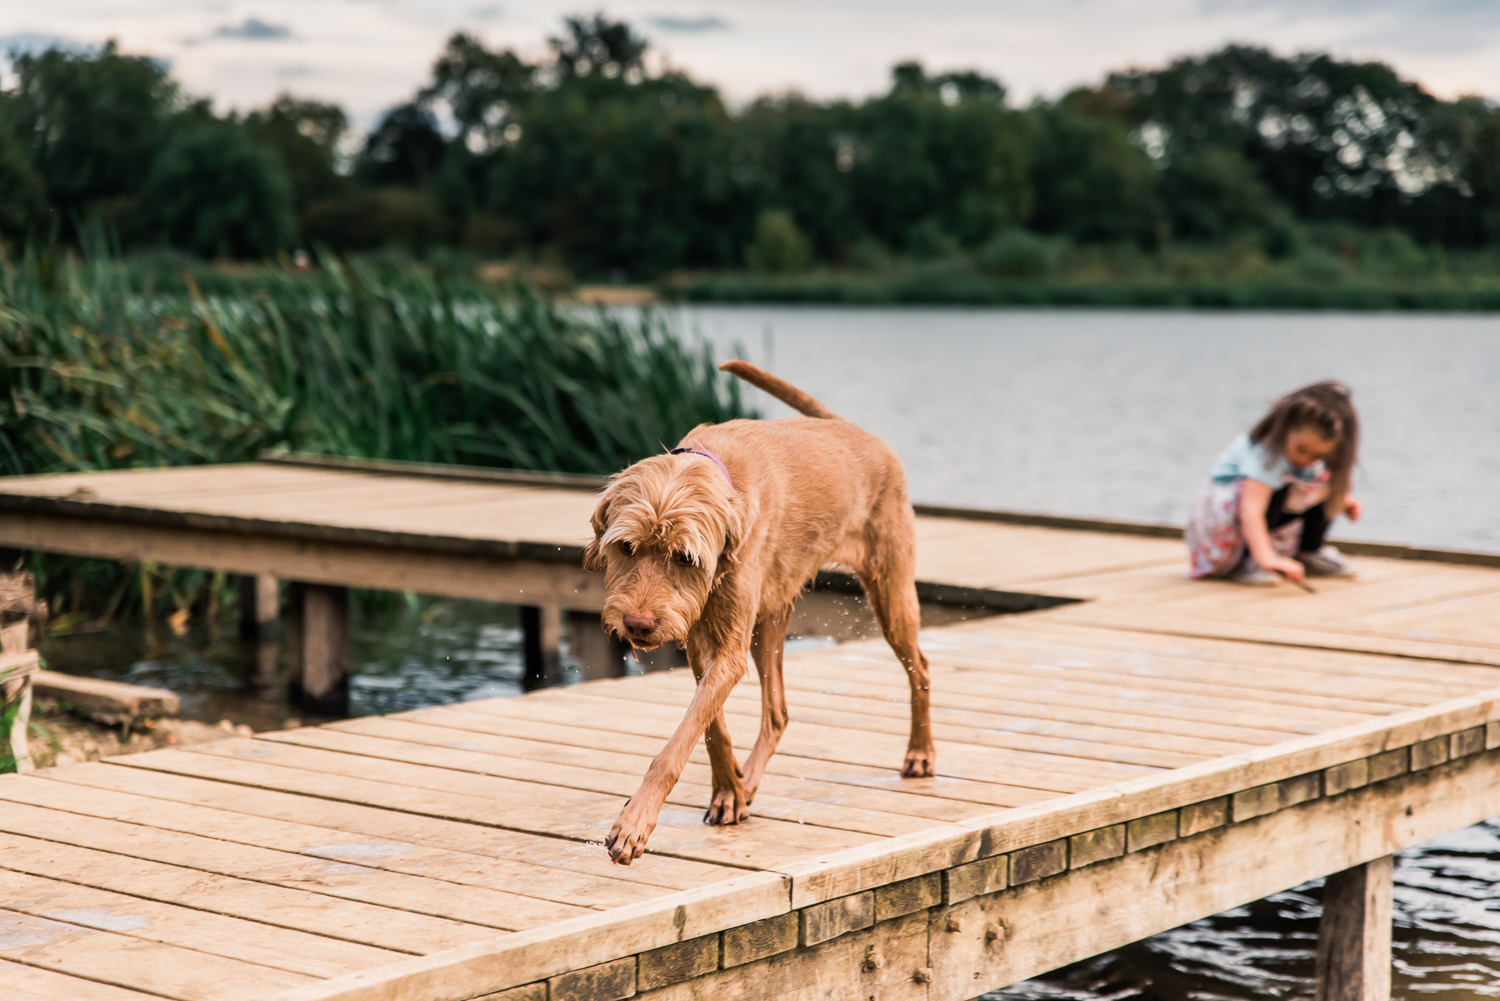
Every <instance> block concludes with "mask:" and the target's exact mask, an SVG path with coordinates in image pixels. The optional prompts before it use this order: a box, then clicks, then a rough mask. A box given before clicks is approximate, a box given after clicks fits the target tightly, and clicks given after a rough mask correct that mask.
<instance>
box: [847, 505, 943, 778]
mask: <svg viewBox="0 0 1500 1001" xmlns="http://www.w3.org/2000/svg"><path fill="white" fill-rule="evenodd" d="M906 538H910V535H907V536H906ZM915 565H916V554H915V553H914V552H913V551H912V549H911V547H910V545H903V544H902V543H901V542H899V541H893V540H875V541H874V542H873V544H872V545H871V546H870V551H869V555H868V556H867V557H866V559H865V560H864V561H863V565H862V566H861V567H860V568H859V578H860V581H861V582H862V583H863V584H864V586H865V595H866V596H867V597H868V598H869V599H870V607H871V608H872V609H873V610H874V612H875V618H876V619H878V620H879V622H880V630H881V632H883V633H884V634H885V641H886V642H887V643H889V644H890V645H891V650H892V651H894V652H895V654H896V659H897V660H899V661H900V662H901V666H902V667H903V668H904V669H905V670H906V680H907V684H908V686H909V687H910V689H911V736H910V738H909V739H908V740H907V743H906V760H905V761H903V762H902V763H901V774H902V776H903V777H905V778H921V777H924V776H928V775H935V774H937V748H936V747H935V746H934V745H933V743H932V712H931V699H932V694H931V685H932V682H931V671H930V668H929V665H928V663H927V657H926V655H925V654H923V653H922V648H921V647H920V646H919V645H918V643H917V632H918V630H920V629H921V627H922V613H921V606H920V605H919V604H918V603H917V586H916V579H915Z"/></svg>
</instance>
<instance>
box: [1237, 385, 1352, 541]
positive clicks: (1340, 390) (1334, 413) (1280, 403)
mask: <svg viewBox="0 0 1500 1001" xmlns="http://www.w3.org/2000/svg"><path fill="white" fill-rule="evenodd" d="M1352 395H1353V394H1351V393H1350V392H1349V387H1348V386H1346V385H1344V384H1343V383H1342V382H1334V381H1333V380H1331V379H1330V380H1326V381H1324V382H1315V383H1313V384H1312V385H1311V386H1303V387H1302V388H1301V389H1299V390H1297V391H1296V392H1295V393H1288V394H1287V395H1286V396H1283V397H1282V398H1281V399H1279V400H1277V401H1276V403H1275V405H1273V406H1272V407H1271V410H1270V412H1269V413H1267V414H1266V416H1264V417H1262V418H1261V419H1260V423H1259V424H1257V425H1255V428H1254V429H1253V430H1252V431H1251V432H1250V440H1251V441H1253V442H1255V444H1257V445H1259V446H1260V447H1261V448H1262V449H1264V450H1265V452H1266V455H1267V456H1268V457H1272V456H1279V455H1285V454H1286V436H1287V435H1289V434H1291V433H1292V432H1293V431H1295V430H1297V429H1298V428H1308V429H1310V430H1312V431H1315V432H1317V434H1318V436H1319V437H1322V438H1326V439H1328V440H1329V441H1331V442H1333V443H1334V446H1333V451H1332V452H1329V453H1328V455H1327V456H1326V457H1325V458H1324V459H1323V467H1324V468H1325V469H1327V470H1328V499H1327V500H1326V501H1324V502H1323V510H1324V511H1326V512H1328V516H1329V517H1330V518H1332V517H1333V516H1335V515H1337V514H1338V513H1339V512H1341V511H1343V509H1344V500H1345V498H1347V497H1348V496H1349V481H1350V480H1351V479H1352V478H1353V476H1354V463H1355V462H1356V461H1357V460H1358V457H1359V414H1357V413H1355V411H1354V401H1353V399H1352V398H1351V397H1352Z"/></svg>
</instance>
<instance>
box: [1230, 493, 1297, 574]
mask: <svg viewBox="0 0 1500 1001" xmlns="http://www.w3.org/2000/svg"><path fill="white" fill-rule="evenodd" d="M1271 493H1272V491H1271V488H1270V487H1268V486H1266V485H1265V484H1264V483H1262V482H1260V481H1259V480H1246V481H1245V485H1244V486H1243V487H1242V488H1241V490H1240V532H1241V533H1242V534H1243V535H1244V536H1245V545H1246V546H1248V547H1249V549H1250V555H1251V556H1252V557H1254V558H1255V562H1257V563H1259V564H1260V565H1261V567H1262V568H1264V569H1266V570H1271V571H1277V572H1280V573H1283V574H1285V575H1286V576H1288V577H1290V578H1292V579H1293V580H1302V579H1303V577H1304V576H1305V574H1306V571H1305V569H1304V568H1303V566H1302V564H1301V563H1298V562H1297V561H1296V560H1292V559H1288V558H1286V557H1285V556H1277V555H1276V552H1275V550H1273V549H1272V548H1271V533H1270V531H1269V530H1268V529H1267V528H1266V507H1267V506H1269V505H1270V503H1271Z"/></svg>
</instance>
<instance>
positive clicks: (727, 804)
mask: <svg viewBox="0 0 1500 1001" xmlns="http://www.w3.org/2000/svg"><path fill="white" fill-rule="evenodd" d="M749 819H750V797H749V795H748V794H747V793H746V792H745V787H744V786H741V785H736V786H735V787H734V788H733V789H715V790H714V798H713V799H711V800H709V803H708V810H707V811H706V812H705V813H704V814H703V822H704V823H705V824H713V825H714V826H715V827H718V826H719V825H721V824H741V823H744V822H745V821H747V820H749Z"/></svg>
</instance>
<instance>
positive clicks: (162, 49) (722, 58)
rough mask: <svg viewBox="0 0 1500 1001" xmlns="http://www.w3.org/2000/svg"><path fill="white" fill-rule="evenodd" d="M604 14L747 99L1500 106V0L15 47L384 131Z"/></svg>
mask: <svg viewBox="0 0 1500 1001" xmlns="http://www.w3.org/2000/svg"><path fill="white" fill-rule="evenodd" d="M601 6H602V9H603V10H604V12H605V13H607V14H608V15H609V16H611V17H615V18H619V19H624V20H628V21H630V22H631V23H632V24H634V25H635V26H636V27H637V28H638V29H639V30H640V31H641V32H642V33H643V34H645V35H646V36H647V37H648V38H650V40H651V42H652V45H653V48H654V50H655V51H656V52H657V55H658V57H660V58H665V59H667V60H668V61H670V62H671V63H672V64H673V65H675V66H677V67H680V68H682V69H685V70H687V71H688V72H689V73H690V74H691V75H692V76H693V77H695V78H697V79H699V80H702V81H706V82H710V83H713V84H716V85H718V86H719V87H720V88H721V89H722V90H723V92H724V93H725V95H726V96H727V97H729V98H730V99H731V100H733V101H742V100H745V99H747V98H750V97H753V96H755V95H758V94H762V93H766V92H784V91H788V90H796V91H800V92H802V93H804V94H808V95H811V96H814V97H859V96H863V95H867V94H870V93H874V92H877V91H880V90H883V89H884V88H885V86H886V83H887V80H888V77H889V71H890V67H891V65H892V64H893V63H896V62H898V61H901V60H906V59H918V60H921V61H922V62H923V63H925V64H926V65H927V66H928V67H929V68H931V69H933V70H949V69H968V68H975V69H979V70H981V71H983V72H985V73H988V74H991V75H993V76H997V77H999V78H1000V79H1001V80H1002V81H1003V82H1004V83H1005V84H1006V85H1007V87H1009V88H1010V91H1011V94H1012V97H1013V99H1014V100H1016V101H1019V102H1025V101H1026V100H1029V99H1030V98H1031V97H1033V96H1035V95H1039V94H1040V95H1045V96H1054V95H1057V94H1059V93H1061V92H1063V91H1065V90H1066V89H1067V88H1069V87H1070V86H1073V85H1075V84H1080V83H1090V82H1094V81H1097V80H1098V79H1100V77H1101V76H1102V75H1103V74H1104V73H1105V72H1107V71H1108V70H1110V69H1115V68H1120V67H1125V66H1130V65H1146V66H1150V65H1157V64H1160V63H1162V62H1164V61H1166V60H1167V59H1170V58H1172V57H1174V56H1179V55H1184V54H1190V53H1199V52H1204V51H1208V50H1211V49H1213V48H1216V47H1218V46H1220V45H1223V44H1225V43H1226V42H1231V41H1234V42H1246V43H1253V44H1258V45H1266V46H1269V47H1270V48H1272V49H1274V50H1275V51H1277V52H1280V53H1283V54H1290V53H1292V52H1297V51H1305V50H1319V51H1328V52H1332V53H1334V54H1335V55H1338V56H1342V57H1354V58H1362V59H1369V58H1373V59H1381V60H1384V61H1386V62H1389V63H1391V64H1393V65H1394V66H1395V67H1396V68H1397V69H1398V70H1399V71H1400V72H1401V73H1402V74H1403V75H1404V76H1407V77H1410V78H1414V79H1416V80H1419V81H1421V82H1422V83H1423V84H1424V85H1425V86H1426V87H1427V88H1428V89H1429V90H1431V91H1433V92H1434V93H1436V94H1438V95H1440V96H1444V97H1451V96H1455V95H1458V94H1465V93H1478V94H1484V95H1487V96H1489V97H1493V98H1500V0H1420V2H1419V0H1054V2H1052V3H1037V2H1034V0H1032V2H1027V3H1018V2H1014V0H989V2H981V0H922V2H916V3H914V2H910V0H904V2H895V0H859V2H855V0H758V2H756V3H746V2H698V0H626V2H614V3H609V4H607V5H599V4H592V3H579V2H576V0H561V2H559V0H530V2H528V3H525V4H520V3H515V2H509V0H497V2H492V0H257V2H255V3H239V2H217V0H204V2H193V0H187V2H184V0H50V2H48V3H22V2H21V0H8V2H5V3H0V50H8V49H10V48H11V47H13V46H15V45H17V44H20V45H24V46H36V45H38V44H45V43H46V42H47V41H48V40H51V39H54V38H55V39H61V40H66V41H68V42H72V43H75V44H82V45H97V44H98V43H100V42H102V41H104V40H105V39H106V38H111V37H113V38H117V39H119V41H120V44H121V47H122V48H123V49H124V50H125V51H127V52H132V53H144V54H149V55H152V56H155V57H158V58H161V59H164V60H167V61H168V62H169V63H170V65H171V67H172V72H173V74H174V75H175V76H176V77H177V79H178V80H180V81H181V82H182V83H183V84H184V85H185V87H186V89H187V91H188V92H189V93H190V94H193V95H195V96H208V97H212V98H213V99H214V102H215V105H216V106H217V107H218V108H219V109H220V110H225V109H227V108H239V109H247V108H250V107H254V106H256V105H259V104H264V103H265V102H267V101H269V100H270V99H271V98H272V97H274V96H275V95H276V94H277V93H280V92H281V91H284V90H289V91H291V92H293V93H296V94H299V95H305V96H309V97H318V98H322V99H325V100H332V101H336V102H338V103H339V104H342V105H343V106H344V107H345V108H346V109H347V110H348V111H349V112H350V113H351V114H352V115H353V116H354V117H355V120H356V122H358V123H359V124H360V125H363V126H368V125H369V124H370V123H371V122H372V121H373V119H374V118H375V117H376V116H377V115H378V113H379V112H380V111H381V109H383V108H386V107H388V106H389V105H391V104H393V103H395V102H397V101H399V100H401V99H403V98H404V97H406V96H408V95H409V94H411V92H412V91H413V90H414V89H415V88H416V87H417V86H418V85H419V84H420V83H421V81H422V80H423V79H424V78H425V76H426V73H427V70H428V67H429V66H430V64H431V62H432V60H433V57H434V56H435V55H436V54H437V52H438V51H439V49H440V48H441V47H442V45H443V42H444V40H445V39H446V38H447V37H448V35H450V34H451V33H452V32H454V31H457V30H459V29H464V30H468V31H473V32H475V33H477V34H478V35H479V36H480V37H482V38H483V39H484V40H485V41H486V42H487V43H488V44H490V45H492V46H513V47H515V48H517V49H519V50H520V51H521V52H522V53H524V54H527V55H530V56H533V57H537V56H541V55H542V54H543V53H544V51H545V43H546V38H547V36H548V35H549V34H553V33H556V32H557V31H558V28H559V25H560V22H561V18H562V17H563V16H564V15H565V14H569V13H577V12H580V11H590V12H591V11H592V10H594V9H595V8H596V7H601ZM6 79H7V81H8V80H10V79H11V78H10V77H8V76H7V78H6Z"/></svg>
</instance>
